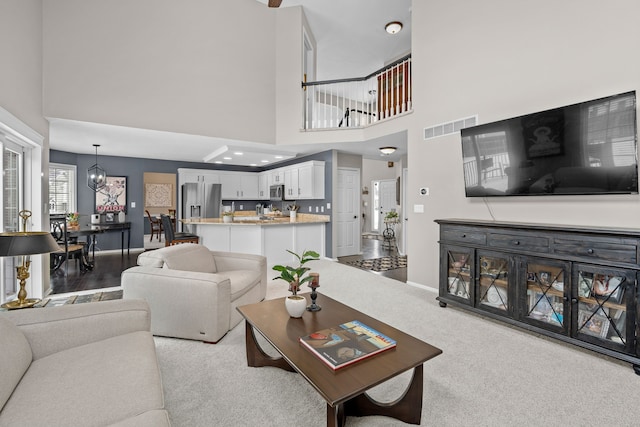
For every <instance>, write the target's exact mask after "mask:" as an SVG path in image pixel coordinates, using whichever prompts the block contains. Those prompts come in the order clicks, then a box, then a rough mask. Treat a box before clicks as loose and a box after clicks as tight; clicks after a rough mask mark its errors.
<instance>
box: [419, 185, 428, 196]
mask: <svg viewBox="0 0 640 427" xmlns="http://www.w3.org/2000/svg"><path fill="white" fill-rule="evenodd" d="M420 195H421V196H428V195H429V187H422V188H420Z"/></svg>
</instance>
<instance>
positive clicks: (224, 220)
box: [222, 215, 233, 222]
mask: <svg viewBox="0 0 640 427" xmlns="http://www.w3.org/2000/svg"><path fill="white" fill-rule="evenodd" d="M222 222H233V217H232V216H231V215H225V216H223V217H222Z"/></svg>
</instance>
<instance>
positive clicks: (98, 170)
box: [87, 144, 107, 191]
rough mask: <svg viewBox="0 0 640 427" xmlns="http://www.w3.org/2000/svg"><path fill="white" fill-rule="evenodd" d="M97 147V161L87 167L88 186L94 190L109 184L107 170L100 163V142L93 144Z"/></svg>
mask: <svg viewBox="0 0 640 427" xmlns="http://www.w3.org/2000/svg"><path fill="white" fill-rule="evenodd" d="M93 146H94V147H96V162H95V164H94V165H93V166H91V167H90V168H89V169H87V186H88V187H89V188H90V189H92V190H93V191H98V190H100V189H101V188H103V187H104V186H105V185H106V184H107V171H105V170H104V169H103V168H102V167H101V166H100V165H99V164H98V147H99V146H100V144H93Z"/></svg>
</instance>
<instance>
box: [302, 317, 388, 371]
mask: <svg viewBox="0 0 640 427" xmlns="http://www.w3.org/2000/svg"><path fill="white" fill-rule="evenodd" d="M300 343H301V344H302V345H304V346H305V347H306V348H307V349H309V350H310V351H311V353H313V354H315V355H316V356H317V357H318V358H319V359H320V360H321V361H323V362H324V363H325V364H326V365H327V366H328V367H330V368H331V369H333V370H334V371H335V370H337V369H340V368H344V367H345V366H349V365H351V364H353V363H356V362H358V361H360V360H363V359H366V358H368V357H371V356H373V355H375V354H378V353H380V352H383V351H385V350H389V349H392V348H394V347H395V346H396V341H395V340H393V339H391V338H389V337H388V336H386V335H384V334H382V333H380V332H378V331H376V330H375V329H373V328H371V327H369V326H367V325H365V324H363V323H362V322H359V321H358V320H352V321H351V322H346V323H343V324H341V325H338V326H336V327H333V328H327V329H322V330H319V331H317V332H314V333H312V334H309V335H306V336H303V337H300Z"/></svg>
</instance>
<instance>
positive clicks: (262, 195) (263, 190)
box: [258, 171, 270, 200]
mask: <svg viewBox="0 0 640 427" xmlns="http://www.w3.org/2000/svg"><path fill="white" fill-rule="evenodd" d="M269 176H270V172H268V171H267V172H260V173H259V174H258V200H269V185H270V184H269Z"/></svg>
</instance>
